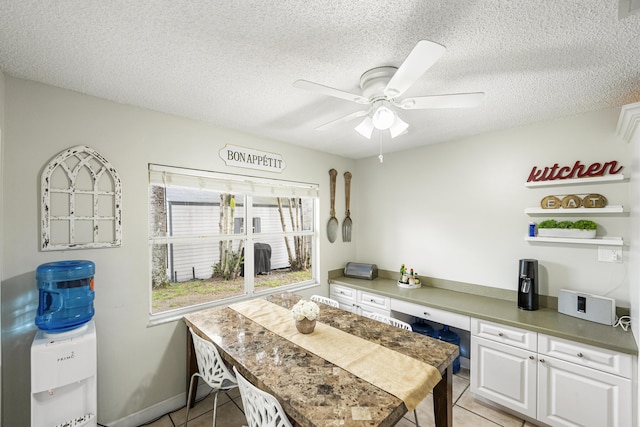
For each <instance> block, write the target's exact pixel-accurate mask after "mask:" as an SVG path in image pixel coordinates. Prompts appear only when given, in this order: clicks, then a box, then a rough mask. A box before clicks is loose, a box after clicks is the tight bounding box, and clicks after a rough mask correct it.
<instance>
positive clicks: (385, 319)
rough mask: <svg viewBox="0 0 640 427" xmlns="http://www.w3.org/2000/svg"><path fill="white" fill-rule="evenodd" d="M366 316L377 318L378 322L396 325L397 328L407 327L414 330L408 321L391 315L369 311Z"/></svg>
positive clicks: (408, 329)
mask: <svg viewBox="0 0 640 427" xmlns="http://www.w3.org/2000/svg"><path fill="white" fill-rule="evenodd" d="M366 316H367V317H368V318H369V319H373V320H377V321H378V322H382V323H386V324H387V325H391V326H395V327H396V328H401V329H406V330H407V331H413V328H412V327H411V325H410V324H408V323H407V322H403V321H402V320H398V319H394V318H393V317H390V316H385V315H384V314H379V313H367V314H366Z"/></svg>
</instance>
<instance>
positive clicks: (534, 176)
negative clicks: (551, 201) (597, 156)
mask: <svg viewBox="0 0 640 427" xmlns="http://www.w3.org/2000/svg"><path fill="white" fill-rule="evenodd" d="M622 168H623V166H618V162H617V161H616V160H612V161H610V162H606V163H598V162H596V163H592V164H590V165H589V166H585V165H583V164H582V163H580V161H579V160H578V161H577V162H575V164H574V165H573V166H562V167H560V166H559V165H558V164H557V163H556V164H554V165H553V166H551V167H545V168H544V169H538V167H537V166H534V167H533V169H531V173H530V174H529V179H527V182H539V181H555V180H559V179H573V178H591V177H596V176H603V175H606V174H609V175H615V174H617V173H619V172H620V171H621V170H622Z"/></svg>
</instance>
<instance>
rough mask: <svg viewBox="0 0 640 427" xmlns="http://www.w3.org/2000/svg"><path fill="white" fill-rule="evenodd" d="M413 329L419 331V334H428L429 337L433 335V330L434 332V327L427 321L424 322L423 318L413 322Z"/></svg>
mask: <svg viewBox="0 0 640 427" xmlns="http://www.w3.org/2000/svg"><path fill="white" fill-rule="evenodd" d="M411 329H412V330H413V332H417V333H419V334H422V335H426V336H428V337H433V332H434V331H433V327H432V326H431V325H430V324H428V323H427V322H424V321H422V320H418V321H417V322H413V323H412V324H411Z"/></svg>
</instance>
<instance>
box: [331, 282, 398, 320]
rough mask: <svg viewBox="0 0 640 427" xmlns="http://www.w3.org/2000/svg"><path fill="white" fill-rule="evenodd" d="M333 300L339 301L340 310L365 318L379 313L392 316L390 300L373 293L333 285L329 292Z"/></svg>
mask: <svg viewBox="0 0 640 427" xmlns="http://www.w3.org/2000/svg"><path fill="white" fill-rule="evenodd" d="M329 295H330V297H331V298H333V299H335V300H336V301H338V303H339V304H340V308H341V309H343V310H347V311H351V312H353V313H357V314H360V315H363V316H366V315H368V314H369V313H379V314H383V315H385V316H389V315H390V314H391V310H390V308H389V307H390V305H391V304H390V298H388V297H384V296H381V295H378V294H375V293H372V292H366V291H360V290H357V289H353V288H350V287H348V286H344V285H338V284H334V283H332V284H331V286H330V290H329Z"/></svg>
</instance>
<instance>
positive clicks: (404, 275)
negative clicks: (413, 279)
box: [400, 264, 407, 283]
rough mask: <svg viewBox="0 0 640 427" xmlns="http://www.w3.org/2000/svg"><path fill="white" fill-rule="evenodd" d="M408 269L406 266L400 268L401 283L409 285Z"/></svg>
mask: <svg viewBox="0 0 640 427" xmlns="http://www.w3.org/2000/svg"><path fill="white" fill-rule="evenodd" d="M406 273H407V269H406V268H404V264H402V265H401V266H400V283H407V282H406V281H405V280H406V277H407V276H406Z"/></svg>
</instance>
